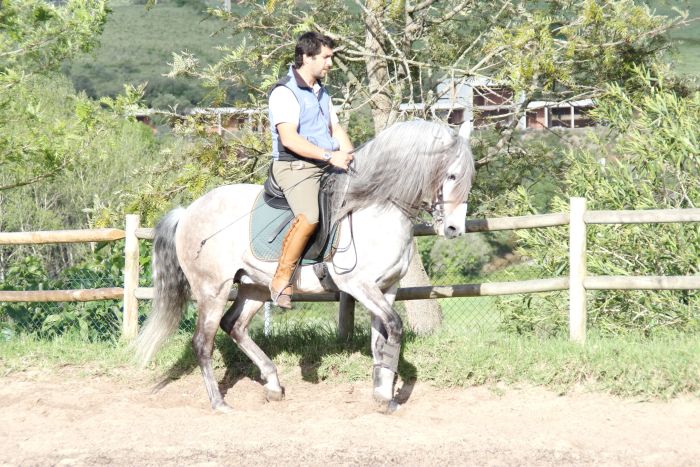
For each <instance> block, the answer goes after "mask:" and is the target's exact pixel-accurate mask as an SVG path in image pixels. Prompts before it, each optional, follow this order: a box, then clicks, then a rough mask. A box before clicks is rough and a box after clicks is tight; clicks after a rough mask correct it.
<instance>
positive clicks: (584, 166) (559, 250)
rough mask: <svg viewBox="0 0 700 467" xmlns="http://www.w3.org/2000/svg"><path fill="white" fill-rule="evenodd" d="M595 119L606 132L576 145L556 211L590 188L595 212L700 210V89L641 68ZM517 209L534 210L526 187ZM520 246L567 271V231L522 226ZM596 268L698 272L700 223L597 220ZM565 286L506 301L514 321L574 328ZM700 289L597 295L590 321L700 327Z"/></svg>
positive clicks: (547, 266) (609, 95)
mask: <svg viewBox="0 0 700 467" xmlns="http://www.w3.org/2000/svg"><path fill="white" fill-rule="evenodd" d="M593 117H594V118H596V119H598V120H599V121H601V122H605V124H606V127H607V128H606V130H607V131H606V133H604V134H602V135H600V136H598V137H596V135H592V138H591V141H589V142H588V144H587V145H585V146H583V147H580V148H577V149H574V150H572V151H570V152H569V154H568V157H567V158H566V166H565V167H564V168H563V169H562V171H561V174H560V175H561V177H562V179H563V181H564V185H563V187H562V190H561V192H560V193H559V194H558V195H557V196H555V197H554V198H553V199H552V202H551V206H550V207H551V209H552V210H556V211H566V210H567V209H568V199H569V198H570V197H574V196H585V197H586V198H587V200H588V208H589V209H592V210H607V209H610V210H619V209H652V208H655V209H663V208H694V207H697V206H698V205H700V186H699V185H698V182H697V181H698V178H699V177H700V159H699V158H698V155H699V154H700V139H698V132H697V129H698V127H700V90H698V89H697V88H692V87H691V88H688V87H687V86H686V85H684V84H682V83H678V82H674V80H673V79H669V78H668V70H664V69H660V68H653V69H646V68H642V67H639V68H634V69H633V71H632V77H631V79H630V81H629V82H628V83H627V88H626V89H625V88H623V87H622V86H620V85H618V84H614V83H613V84H610V85H608V86H607V87H606V92H605V94H604V95H603V96H601V97H600V99H599V101H598V106H597V108H596V109H595V111H594V112H593ZM509 199H510V201H511V202H510V203H509V206H510V210H509V211H508V214H510V215H523V214H526V213H528V212H535V211H534V210H533V209H532V208H531V206H532V204H531V203H530V195H529V193H528V192H527V191H526V190H523V189H520V190H517V191H514V192H512V193H511V194H510V196H509ZM518 236H519V240H520V241H519V246H520V248H522V250H523V251H524V252H526V253H527V255H528V256H530V257H531V258H532V260H533V262H534V264H535V265H536V266H537V268H538V269H540V270H541V271H542V272H543V273H544V274H545V275H546V276H550V277H551V276H556V275H559V274H561V271H566V269H567V266H568V257H567V254H568V249H567V234H566V229H534V230H527V231H525V230H523V231H518ZM587 243H588V258H589V259H588V270H589V272H590V274H592V275H640V276H644V275H646V276H651V275H660V276H670V275H679V276H684V275H694V274H697V273H698V258H699V257H700V228H698V226H697V225H693V224H668V225H663V224H650V225H629V226H619V225H610V226H596V227H595V228H591V229H590V233H589V235H588V239H587ZM562 298H563V297H560V296H559V295H558V294H547V295H542V296H538V297H525V298H523V297H517V298H512V299H507V300H505V301H504V304H503V305H504V309H505V310H506V314H505V316H506V319H505V323H506V324H505V325H506V327H507V328H508V329H510V330H512V331H516V332H521V333H528V332H532V333H541V334H556V333H559V334H566V332H567V321H566V316H564V313H562V310H566V308H567V307H566V303H563V300H562ZM698 306H700V295H699V294H698V293H696V292H692V291H652V292H642V291H599V292H595V293H589V299H588V309H589V311H588V322H589V325H590V326H591V327H593V328H596V329H598V330H599V331H600V332H602V333H611V334H618V333H627V332H630V331H631V330H634V331H637V332H641V333H644V334H651V333H654V332H659V331H662V332H663V331H667V330H669V329H672V330H680V331H695V332H697V331H698V330H700V319H699V318H698V313H697V310H698Z"/></svg>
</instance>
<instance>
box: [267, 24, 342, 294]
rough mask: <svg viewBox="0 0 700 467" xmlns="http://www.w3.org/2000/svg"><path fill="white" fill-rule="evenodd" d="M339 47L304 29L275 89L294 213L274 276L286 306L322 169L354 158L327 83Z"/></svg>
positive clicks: (280, 169)
mask: <svg viewBox="0 0 700 467" xmlns="http://www.w3.org/2000/svg"><path fill="white" fill-rule="evenodd" d="M333 47H334V43H333V40H332V39H331V38H329V37H327V36H324V35H322V34H318V33H316V32H307V33H305V34H303V35H301V36H300V37H299V39H298V41H297V44H296V48H295V50H294V65H293V66H291V67H290V68H289V73H288V74H287V75H286V76H285V77H283V78H282V79H281V80H279V81H278V82H277V83H275V85H274V86H273V87H272V89H271V90H270V95H269V117H270V130H271V132H272V158H273V161H272V175H273V176H274V178H275V181H276V182H277V184H278V185H279V186H280V188H282V191H283V193H284V196H285V198H286V199H287V202H288V203H289V206H290V207H291V209H292V212H293V213H294V219H293V220H292V225H291V227H290V229H289V231H288V233H287V235H286V237H285V238H284V240H283V242H282V253H281V255H280V258H279V264H278V266H277V271H276V272H275V275H274V277H273V278H272V281H271V282H270V296H271V298H272V301H273V303H275V304H276V305H277V306H280V307H282V308H291V307H292V300H291V295H292V287H291V284H290V281H291V277H292V274H293V273H294V269H295V268H296V265H297V263H298V262H299V259H300V258H301V255H302V253H303V251H304V249H305V248H306V245H307V243H308V241H309V239H310V238H311V236H312V235H313V234H314V232H315V231H316V228H317V227H318V217H319V208H318V193H319V187H320V179H321V175H322V174H323V172H324V170H325V168H326V167H327V166H328V165H329V164H330V165H331V166H333V167H337V168H338V169H342V170H347V169H348V165H349V164H350V162H351V161H352V158H353V156H352V154H351V152H352V150H353V146H352V143H351V142H350V138H349V137H348V135H347V133H346V132H345V130H344V129H343V128H342V127H341V126H340V124H339V122H338V116H337V115H336V113H335V111H334V109H333V104H332V103H331V98H330V96H329V95H328V92H327V90H326V88H325V87H324V86H323V85H322V84H321V79H323V78H325V76H326V75H327V74H328V71H329V70H330V68H331V65H332V60H333Z"/></svg>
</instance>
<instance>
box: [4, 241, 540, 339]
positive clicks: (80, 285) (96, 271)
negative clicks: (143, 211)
mask: <svg viewBox="0 0 700 467" xmlns="http://www.w3.org/2000/svg"><path fill="white" fill-rule="evenodd" d="M502 238H503V234H498V235H496V234H492V233H473V234H467V235H465V236H464V237H463V238H461V239H458V240H455V241H447V242H446V243H445V244H444V245H443V243H442V242H441V241H439V240H438V241H436V240H435V239H434V238H430V237H422V238H419V250H420V254H421V256H422V258H423V259H424V265H425V267H426V272H427V273H428V274H429V277H430V282H431V285H453V284H464V283H478V282H497V281H508V280H520V279H533V278H538V277H541V274H538V273H537V272H536V270H535V269H534V268H533V267H532V266H531V265H528V264H527V261H524V260H523V259H522V258H519V257H518V256H517V255H515V254H513V253H511V252H509V251H505V252H503V251H500V252H499V251H496V249H494V248H495V247H493V245H498V244H499V241H500V240H502ZM489 245H490V246H489ZM150 247H151V243H150V242H147V241H144V242H141V246H140V248H141V256H142V259H141V271H140V280H139V285H140V286H142V287H150V286H151V271H150V262H149V259H150V258H149V254H150ZM485 251H486V252H485ZM445 252H452V253H451V256H450V255H448V256H449V257H447V258H444V256H445V254H446V253H445ZM455 252H456V253H455ZM0 256H2V259H3V260H4V261H3V265H5V267H4V268H3V271H4V276H3V277H2V280H1V281H0V289H2V290H53V289H55V290H61V289H92V288H99V287H123V280H124V279H123V266H124V261H123V241H118V242H111V244H109V243H105V244H101V245H97V246H95V245H92V246H90V247H88V246H86V245H84V244H64V245H36V246H32V247H31V248H29V247H19V248H18V247H13V248H11V249H10V248H6V247H3V248H2V250H0ZM76 258H83V259H82V260H78V259H76ZM47 263H50V264H51V266H52V267H53V269H51V267H50V266H49V264H47ZM438 302H439V305H440V310H441V314H442V317H443V323H442V326H443V327H444V328H449V329H451V330H454V331H456V332H460V331H462V330H463V331H464V332H467V331H469V330H473V329H484V328H488V329H496V328H498V326H499V324H500V321H501V313H500V311H499V306H498V297H470V298H449V299H440V300H438ZM395 309H396V310H397V312H398V313H399V314H400V315H402V317H403V318H404V320H406V310H405V305H404V302H396V304H395ZM149 312H150V301H147V300H142V301H140V302H139V320H140V321H143V320H144V319H145V317H146V316H148V314H149ZM121 322H122V301H120V300H106V301H92V302H3V303H0V338H5V339H8V338H11V337H12V336H14V335H18V334H32V335H35V336H38V337H41V338H49V339H50V338H53V337H56V336H60V335H65V334H68V333H73V334H76V335H78V336H80V337H81V338H82V339H85V340H117V339H119V338H120V336H121ZM195 323H196V309H195V307H194V305H190V306H189V307H188V309H187V311H186V313H185V315H184V318H183V320H182V323H181V325H180V330H181V331H182V332H185V333H191V332H192V331H193V330H194V326H195ZM369 323H370V318H369V313H368V312H367V310H365V309H364V307H363V306H362V305H361V304H359V303H358V304H357V312H356V313H355V326H356V328H362V327H366V328H369V325H370V324H369ZM337 325H338V303H337V302H327V303H310V302H297V303H295V305H294V309H293V310H283V309H280V308H278V307H275V306H270V305H269V304H268V305H266V306H265V308H264V309H263V310H261V311H260V313H258V315H257V316H256V318H255V320H254V323H253V326H254V327H260V328H264V329H266V330H267V331H273V330H276V329H288V328H290V327H294V328H297V327H299V326H303V327H318V326H323V327H333V328H335V327H337Z"/></svg>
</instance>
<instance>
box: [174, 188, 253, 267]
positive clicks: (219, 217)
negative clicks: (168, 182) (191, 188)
mask: <svg viewBox="0 0 700 467" xmlns="http://www.w3.org/2000/svg"><path fill="white" fill-rule="evenodd" d="M261 190H262V186H260V185H251V184H240V185H224V186H220V187H218V188H215V189H214V190H211V191H210V192H208V193H206V194H205V195H204V196H202V197H201V198H198V199H197V200H195V201H194V202H193V203H192V204H190V205H189V207H188V208H187V209H186V210H185V212H184V213H183V214H182V216H181V217H180V221H179V224H178V227H177V232H176V234H175V235H176V239H175V240H176V245H177V254H178V257H179V258H180V262H181V264H182V266H183V269H185V271H186V273H187V271H188V270H191V268H193V267H194V268H195V269H199V267H198V266H197V265H200V266H202V267H203V268H212V269H213V268H214V265H215V264H222V265H223V264H226V265H227V266H225V267H224V269H228V268H229V267H232V266H234V263H237V261H236V259H238V258H240V256H241V255H242V253H243V251H244V250H245V249H246V248H248V242H249V236H250V235H249V229H250V213H251V209H252V206H253V202H254V201H255V199H256V197H257V196H258V195H259V194H260V191H261ZM212 272H213V271H212ZM189 275H190V274H188V276H189ZM188 278H189V277H188Z"/></svg>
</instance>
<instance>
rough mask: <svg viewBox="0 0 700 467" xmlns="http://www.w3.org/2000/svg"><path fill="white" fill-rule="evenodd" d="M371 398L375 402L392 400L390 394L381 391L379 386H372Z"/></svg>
mask: <svg viewBox="0 0 700 467" xmlns="http://www.w3.org/2000/svg"><path fill="white" fill-rule="evenodd" d="M372 398H373V399H374V401H375V402H376V403H377V404H388V403H389V402H391V400H392V397H391V395H390V394H388V393H387V392H386V391H382V390H381V389H380V388H374V391H373V392H372Z"/></svg>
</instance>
